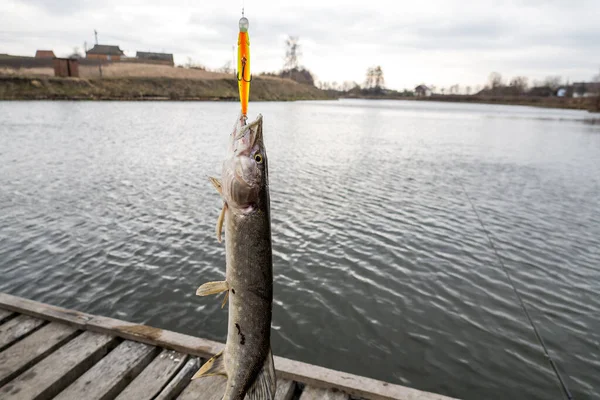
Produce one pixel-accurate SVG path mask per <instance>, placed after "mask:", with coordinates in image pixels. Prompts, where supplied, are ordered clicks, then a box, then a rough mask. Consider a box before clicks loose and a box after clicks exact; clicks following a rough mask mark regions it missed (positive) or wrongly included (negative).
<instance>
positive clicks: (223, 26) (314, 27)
mask: <svg viewBox="0 0 600 400" xmlns="http://www.w3.org/2000/svg"><path fill="white" fill-rule="evenodd" d="M241 5H242V2H241V1H240V0H236V1H230V0H221V1H219V0H210V1H208V0H203V1H198V0H196V1H182V0H160V1H158V0H143V1H140V0H136V1H128V0H93V1H92V0H1V1H0V53H9V54H19V55H33V54H34V53H35V50H36V49H53V50H54V51H55V53H56V54H57V55H59V56H60V55H68V54H69V53H71V52H72V50H73V48H74V47H79V48H80V49H83V46H84V41H87V43H88V46H91V45H92V44H93V42H94V28H96V29H97V30H98V32H99V42H100V43H101V44H114V45H119V46H120V47H121V49H123V50H124V51H125V53H126V54H127V55H131V56H134V55H135V51H136V50H145V51H158V52H162V51H164V52H169V53H174V55H175V62H176V63H178V64H180V63H181V64H183V63H186V62H187V60H188V57H191V58H192V59H193V60H194V61H195V62H198V63H201V64H203V65H206V66H207V67H209V68H218V67H220V66H222V65H224V64H225V63H226V62H227V61H228V60H231V59H232V45H234V44H235V43H236V41H237V31H238V19H239V18H240V12H241ZM245 8H246V16H247V17H248V19H249V20H250V40H251V55H252V71H253V72H255V73H256V72H258V71H274V70H278V69H280V68H281V67H282V64H283V55H284V52H285V48H284V42H285V38H286V36H287V35H295V36H299V37H300V43H301V46H302V58H301V62H302V64H303V65H304V66H305V67H307V68H308V69H310V70H311V71H312V72H313V73H314V74H315V75H316V76H317V78H318V79H320V80H323V81H337V82H342V81H346V80H349V81H357V82H359V83H361V82H363V81H364V75H365V71H366V69H367V68H368V67H370V66H373V65H381V66H382V67H383V71H384V74H385V80H386V85H387V86H388V87H390V88H392V89H402V88H413V87H414V86H415V85H417V84H420V83H426V84H434V85H436V86H438V87H442V86H446V87H447V86H450V85H453V84H456V83H458V84H461V85H463V86H464V85H472V86H475V85H477V84H484V83H485V82H486V80H487V77H488V75H489V73H490V72H492V71H498V72H500V73H501V74H502V75H503V77H505V78H510V77H511V76H515V75H525V76H528V77H529V78H530V81H532V80H535V79H543V78H544V77H545V76H548V75H561V76H562V77H564V78H565V79H569V80H571V81H580V80H589V79H590V78H591V77H592V76H593V75H595V74H597V73H598V70H599V68H600V0H589V1H583V0H571V1H559V0H541V1H539V0H529V1H525V0H523V1H502V0H496V1H488V0H478V1H475V0H461V1H459V0H449V1H431V0H412V1H397V0H396V1H375V0H370V1H369V0H363V1H360V2H354V1H338V0H298V1H284V0H281V1H267V0H245Z"/></svg>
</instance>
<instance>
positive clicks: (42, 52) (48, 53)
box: [35, 50, 56, 58]
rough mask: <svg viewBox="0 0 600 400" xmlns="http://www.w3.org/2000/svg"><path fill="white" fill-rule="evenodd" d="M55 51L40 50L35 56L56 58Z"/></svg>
mask: <svg viewBox="0 0 600 400" xmlns="http://www.w3.org/2000/svg"><path fill="white" fill-rule="evenodd" d="M54 57H56V56H55V55H54V52H53V51H52V50H38V51H36V52H35V58H54Z"/></svg>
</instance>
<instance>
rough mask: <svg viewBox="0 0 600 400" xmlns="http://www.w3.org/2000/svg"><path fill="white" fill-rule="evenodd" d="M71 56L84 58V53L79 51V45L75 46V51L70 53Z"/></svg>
mask: <svg viewBox="0 0 600 400" xmlns="http://www.w3.org/2000/svg"><path fill="white" fill-rule="evenodd" d="M69 58H83V55H82V54H81V53H80V52H79V47H77V46H75V47H73V53H71V54H70V55H69Z"/></svg>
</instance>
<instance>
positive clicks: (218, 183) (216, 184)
mask: <svg viewBox="0 0 600 400" xmlns="http://www.w3.org/2000/svg"><path fill="white" fill-rule="evenodd" d="M208 179H210V183H212V184H213V186H214V187H215V189H217V192H219V194H220V195H223V187H222V186H221V181H220V180H219V179H217V178H214V177H212V176H209V177H208Z"/></svg>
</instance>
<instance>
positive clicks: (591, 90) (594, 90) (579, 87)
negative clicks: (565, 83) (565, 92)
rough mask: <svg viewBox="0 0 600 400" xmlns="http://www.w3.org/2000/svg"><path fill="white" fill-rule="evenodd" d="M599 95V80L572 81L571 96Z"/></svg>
mask: <svg viewBox="0 0 600 400" xmlns="http://www.w3.org/2000/svg"><path fill="white" fill-rule="evenodd" d="M599 95H600V82H574V83H573V97H596V96H599Z"/></svg>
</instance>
